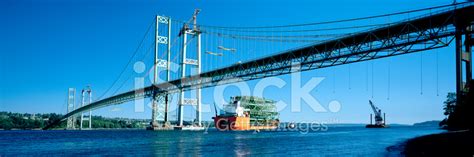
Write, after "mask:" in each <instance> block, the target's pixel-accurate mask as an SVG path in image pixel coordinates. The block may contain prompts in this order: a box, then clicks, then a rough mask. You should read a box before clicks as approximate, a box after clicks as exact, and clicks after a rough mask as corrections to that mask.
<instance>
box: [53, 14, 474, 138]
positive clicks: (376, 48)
mask: <svg viewBox="0 0 474 157" xmlns="http://www.w3.org/2000/svg"><path fill="white" fill-rule="evenodd" d="M472 15H474V6H473V5H467V6H464V7H458V8H457V9H452V10H449V11H445V12H439V13H432V14H431V15H427V16H421V17H418V18H413V19H408V20H405V21H401V22H399V23H396V24H390V25H386V26H383V27H378V28H375V29H371V30H367V31H363V32H360V33H356V34H351V35H348V36H344V37H340V38H337V39H334V40H329V41H325V42H320V43H315V44H312V45H309V46H306V47H302V48H297V49H292V50H288V51H286V52H283V53H279V54H276V55H273V56H269V57H264V58H260V59H256V60H252V61H248V62H245V63H242V64H236V65H233V66H229V67H225V68H221V69H217V70H213V71H209V72H205V73H202V74H200V75H193V76H189V77H187V78H184V79H178V80H172V81H170V82H166V83H161V84H156V85H151V86H148V87H145V88H141V89H136V90H132V91H129V92H125V93H121V94H118V95H115V96H112V97H109V98H105V99H102V100H99V101H96V102H93V103H91V104H89V105H87V106H84V107H81V108H78V109H76V110H74V111H72V112H70V113H68V114H66V115H65V116H63V117H62V119H61V120H58V121H56V122H54V123H52V124H51V125H48V126H47V127H45V128H44V129H49V128H50V127H52V126H55V125H58V124H59V123H60V122H61V121H64V120H65V119H67V118H68V117H70V116H72V115H76V114H78V113H81V112H84V111H88V110H90V109H96V108H101V107H105V106H109V105H115V104H121V103H124V102H128V101H133V100H135V99H143V98H147V97H152V96H155V97H157V98H158V99H162V98H163V97H164V96H165V95H166V94H172V93H176V92H178V91H179V90H180V89H184V90H191V89H195V88H206V87H211V86H216V85H222V84H228V83H234V82H239V81H248V80H254V79H261V78H265V77H271V76H278V75H284V74H289V73H293V72H300V71H307V70H313V69H319V68H325V67H331V66H336V65H342V64H349V63H354V62H361V61H367V60H372V59H378V58H384V57H391V56H396V55H403V54H408V53H413V52H419V51H425V50H430V49H436V48H441V47H446V46H448V45H449V44H450V43H451V42H452V41H453V40H454V38H455V33H456V27H458V28H459V27H467V26H471V25H472V22H473V21H474V16H472ZM458 33H459V32H458ZM461 33H462V34H468V33H469V34H472V32H469V31H463V32H461Z"/></svg>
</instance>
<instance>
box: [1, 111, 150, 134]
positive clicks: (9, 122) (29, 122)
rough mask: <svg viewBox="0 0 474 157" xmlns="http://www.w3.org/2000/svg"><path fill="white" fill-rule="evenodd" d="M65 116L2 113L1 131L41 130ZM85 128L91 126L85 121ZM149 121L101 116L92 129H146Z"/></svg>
mask: <svg viewBox="0 0 474 157" xmlns="http://www.w3.org/2000/svg"><path fill="white" fill-rule="evenodd" d="M62 116H63V115H60V114H56V113H50V114H28V113H11V112H0V129H3V130H11V129H25V130H27V129H41V128H43V127H45V126H47V125H48V124H50V123H52V122H54V121H56V120H58V119H60V118H61V117H62ZM84 122H85V123H86V124H84V125H85V126H89V124H88V123H87V122H86V121H84ZM148 122H149V120H140V119H124V118H104V117H101V116H92V127H93V128H145V127H146V124H148ZM78 124H79V118H77V121H76V128H79V125H78ZM65 127H66V123H65V122H63V123H61V124H60V125H58V126H56V127H55V128H56V129H62V128H65Z"/></svg>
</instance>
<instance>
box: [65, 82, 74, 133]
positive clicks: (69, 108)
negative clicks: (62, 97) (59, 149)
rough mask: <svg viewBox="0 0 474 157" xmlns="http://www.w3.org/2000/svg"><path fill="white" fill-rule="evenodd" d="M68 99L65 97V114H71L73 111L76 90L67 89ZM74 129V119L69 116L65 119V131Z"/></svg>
mask: <svg viewBox="0 0 474 157" xmlns="http://www.w3.org/2000/svg"><path fill="white" fill-rule="evenodd" d="M67 95H68V97H67V113H69V112H72V111H74V110H75V102H76V89H75V88H69V89H68V94H67ZM74 129H76V117H75V116H71V117H68V118H67V124H66V130H74Z"/></svg>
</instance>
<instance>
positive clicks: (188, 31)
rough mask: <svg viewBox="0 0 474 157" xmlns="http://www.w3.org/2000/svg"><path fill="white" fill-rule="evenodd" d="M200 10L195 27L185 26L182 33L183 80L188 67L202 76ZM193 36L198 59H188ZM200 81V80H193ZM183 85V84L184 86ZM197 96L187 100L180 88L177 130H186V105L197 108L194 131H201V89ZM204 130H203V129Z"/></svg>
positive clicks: (195, 12) (194, 19)
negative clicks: (195, 40) (189, 39)
mask: <svg viewBox="0 0 474 157" xmlns="http://www.w3.org/2000/svg"><path fill="white" fill-rule="evenodd" d="M199 11H200V10H199V9H196V10H195V11H194V14H193V18H192V20H193V25H192V26H193V27H192V28H189V26H188V24H187V23H186V24H184V26H183V29H182V32H181V33H180V34H181V35H182V37H183V51H182V54H181V78H182V79H185V78H186V77H187V76H186V65H193V66H195V68H194V69H192V70H191V73H193V72H194V74H193V75H198V76H199V75H200V74H201V31H200V29H199V28H198V26H197V23H196V18H197V15H198V14H199ZM188 35H192V36H194V37H196V39H197V42H196V59H190V58H187V54H186V53H187V44H188V43H187V42H188V41H187V36H188ZM193 79H198V80H200V78H193ZM182 85H183V84H182ZM195 90H196V96H195V98H185V96H184V95H185V91H184V89H183V88H180V93H179V102H178V127H177V128H176V129H181V130H182V129H184V128H183V118H184V117H183V115H184V105H192V106H196V117H195V119H194V121H193V127H194V128H193V129H201V128H202V124H201V87H200V86H197V87H196V89H195ZM202 129H203V128H202Z"/></svg>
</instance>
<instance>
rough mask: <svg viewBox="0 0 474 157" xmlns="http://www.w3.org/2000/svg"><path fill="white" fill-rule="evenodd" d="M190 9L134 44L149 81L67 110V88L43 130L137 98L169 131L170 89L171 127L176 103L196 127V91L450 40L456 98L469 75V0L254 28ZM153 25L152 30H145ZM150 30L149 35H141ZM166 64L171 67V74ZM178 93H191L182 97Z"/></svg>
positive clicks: (156, 124)
mask: <svg viewBox="0 0 474 157" xmlns="http://www.w3.org/2000/svg"><path fill="white" fill-rule="evenodd" d="M198 14H199V10H196V11H195V12H194V14H193V16H192V18H191V19H190V20H189V21H180V20H174V19H172V18H170V17H166V16H156V17H155V18H154V19H153V22H152V23H151V24H150V26H149V28H148V30H147V31H146V33H145V36H144V38H143V40H142V42H141V43H140V45H139V47H138V48H137V51H138V50H144V51H145V52H144V54H143V58H142V60H144V59H146V58H148V55H149V54H150V52H154V59H149V60H150V61H152V63H151V64H152V65H154V68H153V69H152V70H151V71H149V72H148V73H147V74H146V76H148V75H152V76H153V80H152V81H151V82H150V85H148V86H145V87H141V88H133V89H130V90H128V91H125V92H123V93H119V94H117V91H118V89H120V88H121V87H122V86H123V84H119V83H118V79H117V80H116V81H115V82H114V83H113V85H116V84H119V88H118V89H117V90H115V92H113V93H112V94H111V96H109V97H103V96H104V95H105V93H107V92H109V91H110V90H111V88H109V89H108V90H107V91H106V92H105V93H104V95H102V96H101V97H99V100H96V101H91V100H90V97H91V94H90V93H91V91H90V89H89V90H86V91H85V92H86V93H89V100H90V102H89V103H88V104H85V102H84V100H83V101H82V105H81V107H79V108H74V107H71V104H72V105H74V96H73V95H74V94H75V91H70V95H69V96H70V97H69V98H70V99H72V100H71V101H70V103H68V109H69V110H68V113H67V114H66V115H64V116H63V117H62V118H61V119H60V120H58V121H55V122H54V123H52V124H50V125H48V126H47V127H45V128H44V129H49V128H52V127H54V126H56V125H59V124H60V123H61V122H63V121H66V120H67V121H68V127H74V125H73V124H70V123H72V122H74V121H75V120H74V118H75V117H76V116H77V115H79V114H83V113H84V112H87V111H89V115H90V111H91V110H94V109H99V108H102V107H106V106H110V105H117V104H121V103H125V102H130V101H133V100H137V99H145V98H151V101H152V116H151V119H152V122H151V128H152V129H163V128H169V126H166V125H168V121H169V116H168V107H169V105H170V102H171V101H170V99H171V96H170V95H172V94H179V97H178V104H177V105H178V116H177V124H176V125H177V126H178V127H182V126H183V125H184V124H183V115H184V111H183V106H185V105H194V106H196V118H195V119H196V125H198V126H200V125H201V121H202V118H201V89H202V88H206V87H213V86H217V85H222V84H228V83H235V82H239V81H249V80H255V79H262V78H266V77H272V76H279V75H285V74H289V73H294V72H301V71H308V70H315V69H320V68H326V67H332V66H337V65H343V64H350V63H355V62H363V61H368V60H374V59H379V58H385V57H392V56H397V55H403V54H409V53H414V52H421V51H426V50H432V49H437V48H442V47H447V46H449V45H450V44H451V43H454V44H455V50H454V51H455V53H456V61H455V62H456V67H455V68H456V93H457V98H458V99H457V100H458V101H461V98H462V96H463V95H464V94H465V93H467V90H468V89H467V88H466V87H468V84H469V83H470V81H471V78H472V73H471V71H472V69H471V67H472V65H471V58H472V57H471V52H472V45H473V42H474V39H473V36H472V34H473V32H472V27H473V25H474V23H473V21H474V16H472V15H474V5H473V3H469V2H467V3H458V4H453V5H445V6H436V7H431V8H424V9H418V10H411V11H404V12H398V13H391V14H384V15H376V16H370V17H361V18H352V19H345V20H336V21H325V22H315V23H304V24H292V25H276V26H258V27H224V26H210V25H201V24H198V23H197V21H198V20H197V17H198ZM153 28H154V33H152V32H153V31H150V30H152V29H153ZM333 32H334V33H333ZM150 34H151V36H152V37H151V38H147V36H148V35H150ZM147 39H149V40H150V41H151V44H149V46H148V45H146V44H144V43H145V42H144V41H147ZM147 46H148V47H147ZM137 51H136V52H137ZM136 52H135V54H134V56H133V57H135V56H136V54H137V53H136ZM229 54H230V55H229ZM133 57H132V58H133ZM131 62H132V59H131V60H130V61H129V63H128V65H130V63H131ZM173 63H179V64H173ZM128 65H127V66H128ZM188 68H189V69H188ZM172 69H179V73H173V72H171V71H172ZM161 72H164V74H163V73H161ZM123 73H124V71H122V73H121V74H120V75H121V76H122V75H123ZM150 73H151V74H150ZM128 78H130V77H128ZM161 78H164V79H161ZM185 92H196V94H195V97H194V98H187V97H185ZM71 95H72V98H71ZM83 99H84V91H83ZM82 117H83V116H82ZM82 120H83V119H82V118H81V123H82ZM90 120H91V119H90V118H89V121H90ZM89 124H90V123H89Z"/></svg>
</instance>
